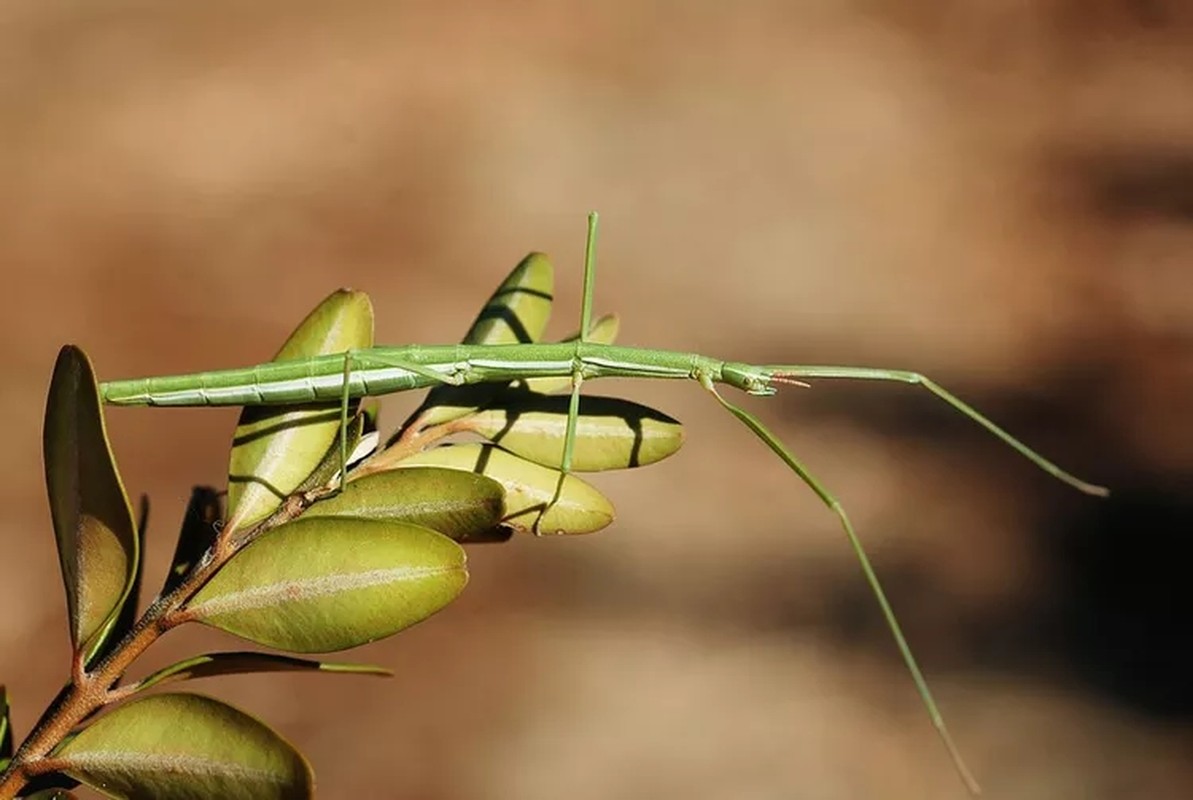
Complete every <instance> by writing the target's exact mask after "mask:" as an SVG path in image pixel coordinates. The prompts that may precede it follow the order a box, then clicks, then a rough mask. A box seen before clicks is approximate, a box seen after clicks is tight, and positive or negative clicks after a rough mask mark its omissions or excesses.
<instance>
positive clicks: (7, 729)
mask: <svg viewBox="0 0 1193 800" xmlns="http://www.w3.org/2000/svg"><path fill="white" fill-rule="evenodd" d="M8 712H9V709H8V689H7V688H6V687H5V686H4V685H3V684H0V759H3V758H12V722H11V721H10V720H9V713H8Z"/></svg>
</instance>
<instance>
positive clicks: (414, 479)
mask: <svg viewBox="0 0 1193 800" xmlns="http://www.w3.org/2000/svg"><path fill="white" fill-rule="evenodd" d="M504 499H505V490H504V489H503V488H502V487H501V484H499V483H497V482H496V481H494V480H491V479H489V478H486V477H485V476H483V475H474V474H472V473H470V472H460V471H459V470H454V469H442V468H437V467H424V468H423V469H401V470H389V471H388V472H378V473H374V474H372V475H368V476H366V477H363V478H360V479H358V480H354V481H351V482H350V483H349V484H348V485H347V486H345V487H344V491H342V492H341V493H340V494H338V495H336V496H335V497H329V498H327V499H325V500H320V501H319V502H317V503H315V505H313V506H311V508H310V509H308V510H307V511H306V513H304V514H303V519H311V518H313V517H359V518H364V519H388V520H397V521H403V522H412V523H414V524H416V525H422V526H423V527H425V528H430V529H431V530H433V531H438V532H439V533H442V534H443V535H444V536H447V537H450V538H452V539H454V540H456V541H457V542H490V541H504V540H506V539H508V538H509V531H508V530H503V529H499V528H498V523H500V522H501V518H502V516H504V508H505V503H504Z"/></svg>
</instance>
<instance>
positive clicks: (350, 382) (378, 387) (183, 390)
mask: <svg viewBox="0 0 1193 800" xmlns="http://www.w3.org/2000/svg"><path fill="white" fill-rule="evenodd" d="M596 229H597V215H596V213H595V212H594V213H592V214H590V215H589V218H588V236H587V240H586V245H585V257H584V288H583V295H582V301H581V313H580V327H579V331H580V333H579V335H578V336H577V337H576V338H575V339H574V340H572V341H565V342H562V343H557V344H537V343H531V344H504V345H494V344H484V345H469V344H462V345H405V346H398V347H373V348H369V349H362V350H355V351H351V350H350V351H347V352H344V353H342V354H336V355H326V356H319V357H314V358H309V359H298V360H287V361H275V362H272V363H267V364H260V365H257V366H252V367H245V368H242V369H231V370H219V371H214V372H203V373H195V374H189V375H175V376H166V377H155V378H141V379H135V380H121V381H111V382H108V383H105V384H103V386H102V388H101V391H102V396H103V400H104V402H106V403H108V404H111V405H148V406H217V405H220V406H222V405H231V406H262V405H290V404H304V403H316V402H328V401H338V402H339V403H340V409H341V416H340V426H341V433H340V435H339V438H340V462H341V463H340V466H341V471H340V473H339V474H340V476H344V475H346V467H347V465H348V442H347V436H348V435H347V429H348V408H349V403H350V401H352V400H355V399H358V398H364V397H371V396H377V395H383V394H388V393H392V392H402V391H407V390H411V389H425V388H434V387H436V386H440V385H448V386H465V385H474V384H486V383H499V384H508V383H510V382H512V381H527V380H532V379H541V378H557V379H558V378H565V379H567V380H568V381H570V385H571V394H570V398H569V403H568V412H567V422H566V433H565V435H564V441H563V453H562V467H561V470H560V476H559V481H558V483H557V484H556V487H555V492H554V496H553V497H552V499H551V501H550V502H549V503H548V504H547V505H546V506H545V507H544V508H542V509H540V512H539V515H538V518H537V521H536V524H535V532H536V533H542V532H543V531H541V530H540V529H539V523H541V521H542V519H543V515H544V513H545V512H546V510H548V509H550V508H551V507H552V506H553V505H554V504H555V503H556V502H557V501H558V500H559V499H560V493H561V490H562V487H563V482H564V479H565V478H566V476H567V475H568V473H569V472H570V471H571V468H572V464H573V458H574V455H575V452H574V451H575V441H576V426H577V420H578V418H579V415H580V389H581V386H582V384H583V383H584V382H586V381H589V380H593V379H595V378H602V377H623V378H669V379H687V380H693V381H695V382H697V383H698V384H699V385H700V386H701V387H702V388H703V389H704V390H705V391H707V392H708V393H709V394H710V395H712V397H713V398H714V399H715V400H716V402H717V403H719V404H720V405H721V406H722V407H723V408H724V409H726V410H727V411H728V412H729V413H730V414H732V415H733V416H734V417H736V418H737V419H738V420H739V421H740V422H742V424H744V425H745V426H746V427H747V428H749V429H750V431H751V432H753V433H754V435H755V436H757V437H758V438H759V439H760V440H761V441H762V442H763V443H764V444H765V445H766V446H767V447H768V448H769V449H770V450H771V451H772V452H773V453H774V454H775V455H777V456H778V457H779V458H780V459H781V460H782V461H783V462H784V463H785V464H786V465H787V467H788V468H789V469H790V470H791V471H792V472H793V473H794V474H795V475H796V476H798V477H799V478H800V480H802V481H803V482H804V483H805V484H806V485H807V486H808V488H810V489H811V490H812V492H813V493H815V495H816V496H817V497H818V498H819V499H820V500H821V501H822V502H823V503H824V504H825V505H826V506H827V507H828V508H829V510H830V511H832V513H833V514H834V515H836V518H837V520H838V522H839V524H840V526H841V528H842V530H843V531H844V533H845V536H846V538H847V539H848V542H849V544H850V546H851V548H852V550H853V552H854V554H855V556H856V558H857V559H858V563H859V565H860V567H861V570H862V573H863V575H864V577H865V580H866V582H867V584H868V585H869V588H870V590H871V592H872V593H873V595H874V597H875V599H876V600H877V602H878V605H879V608H880V610H881V613H882V615H883V617H884V619H885V622H886V625H887V627H888V629H889V630H890V632H891V634H892V636H893V637H894V640H895V644H896V646H897V648H898V650H899V653H900V655H901V657H902V659H903V662H904V664H905V665H906V667H907V670H908V671H909V672H910V674H911V677H912V680H913V681H914V683H915V686H916V689H917V691H918V693H919V695H920V698H921V700H922V702H923V704H924V707H925V709H926V710H927V712H928V715H929V717H930V719H931V722H932V725H933V726H934V728H935V729H936V732H937V734H938V735H939V737H940V739H941V741H942V742H943V744H944V746H945V748H946V750H947V751H948V754H949V757H950V758H951V759H952V762H953V764H954V766H955V768H956V770H957V772H958V774H959V776H960V777H961V779H962V780H963V782H964V783H965V785H966V787H967V788H968V789H969V791H970V792H971V793H973V794H978V793H979V792H980V789H979V787H978V783H977V781H976V780H975V778H974V777H973V775H972V774H971V773H970V771H969V769H968V768H967V766H966V765H965V762H964V760H963V759H962V757H961V754H960V752H959V750H958V748H957V746H956V745H955V744H954V741H953V739H952V737H951V735H950V733H949V730H948V728H947V727H946V725H945V722H944V719H943V717H942V715H941V713H940V711H939V709H938V707H937V704H936V701H935V699H934V698H933V696H932V692H931V691H930V689H929V687H928V684H927V681H926V679H925V678H924V675H923V672H922V671H921V669H920V667H919V664H918V663H917V661H916V658H915V656H914V655H913V654H912V651H911V647H910V645H909V644H908V642H907V640H906V638H905V637H904V635H903V632H902V629H901V627H900V625H899V622H898V620H897V618H896V616H895V613H894V611H893V610H892V608H891V605H890V603H889V602H888V600H887V597H886V593H885V592H884V590H883V588H882V585H881V583H880V582H879V579H878V576H877V574H876V573H875V571H874V569H873V567H872V566H871V563H870V560H869V558H868V557H867V555H866V551H865V549H864V547H863V546H862V543H861V541H860V539H859V538H858V536H857V534H856V532H855V530H854V527H853V524H852V523H851V522H850V520H849V517H848V515H847V514H846V512H845V509H844V507H843V506H842V505H841V503H840V502H839V501H838V500H837V498H836V497H835V496H834V495H833V494H832V493H831V492H830V491H829V490H828V488H827V487H826V486H825V485H824V484H823V483H822V482H821V481H820V480H819V479H818V478H817V477H816V476H815V475H814V474H813V473H812V472H810V471H809V469H808V468H807V467H806V466H805V465H804V463H803V462H802V461H801V460H800V459H798V458H796V456H795V455H794V454H793V453H792V452H791V451H790V450H789V449H788V448H787V446H786V445H784V444H783V443H782V442H781V441H780V440H779V438H778V437H777V436H776V435H775V434H774V433H772V432H771V430H770V429H769V428H767V426H766V425H764V424H763V423H762V421H761V420H760V419H759V418H758V417H756V416H755V415H754V414H752V413H751V412H749V411H747V410H746V409H744V408H742V407H741V406H739V405H737V404H735V403H733V402H731V401H730V400H728V399H726V398H725V397H724V396H723V395H722V394H721V392H720V391H719V389H718V384H722V385H725V386H729V387H732V388H734V389H739V390H741V391H743V392H745V393H746V394H749V395H756V396H769V395H773V394H775V393H776V392H777V390H778V389H779V387H781V386H788V385H803V386H806V385H807V384H806V383H805V382H806V381H808V380H814V379H852V380H863V381H887V382H896V383H905V384H911V385H916V386H920V387H922V388H924V389H926V390H927V391H928V392H930V393H931V394H933V395H935V396H936V397H937V398H938V399H940V400H943V401H944V402H945V403H947V404H948V405H949V406H951V407H952V408H953V409H954V410H956V411H957V412H959V413H961V414H962V415H964V416H966V417H968V418H969V419H971V420H973V421H974V422H976V423H977V424H978V425H980V426H982V427H983V428H985V429H986V430H987V431H988V432H989V433H991V434H993V435H994V436H995V437H997V438H998V439H1000V440H1001V441H1002V442H1003V443H1004V444H1006V445H1008V446H1009V447H1011V448H1013V449H1014V450H1016V451H1017V452H1018V453H1020V454H1021V455H1022V456H1024V457H1025V458H1027V459H1028V460H1029V461H1031V462H1032V463H1033V464H1035V465H1036V466H1037V467H1038V468H1040V469H1041V470H1043V471H1044V472H1046V473H1048V474H1049V475H1052V476H1053V477H1054V478H1057V479H1058V480H1060V481H1062V482H1064V483H1066V484H1068V485H1070V486H1072V487H1074V488H1076V489H1077V490H1079V491H1081V492H1084V493H1086V494H1089V495H1094V496H1099V497H1104V496H1106V495H1107V494H1108V490H1107V489H1106V488H1104V487H1102V486H1097V485H1094V484H1091V483H1087V482H1086V481H1083V480H1081V479H1079V478H1077V477H1076V476H1074V475H1073V474H1071V473H1069V472H1067V471H1065V470H1063V469H1061V468H1060V467H1059V466H1057V465H1056V464H1054V463H1053V462H1052V461H1050V460H1048V459H1046V458H1044V457H1043V456H1041V455H1040V454H1038V453H1037V452H1036V451H1035V450H1033V449H1031V448H1030V447H1028V446H1027V445H1026V444H1024V443H1023V442H1021V441H1020V440H1018V439H1017V438H1015V437H1014V436H1012V435H1011V434H1010V433H1008V432H1007V431H1005V430H1004V429H1003V428H1001V427H999V426H998V425H996V424H995V423H994V422H993V421H991V420H990V419H989V418H987V417H986V416H985V415H983V414H981V413H980V412H978V411H977V410H976V409H975V408H973V407H971V406H970V405H968V404H967V403H965V402H964V401H962V400H961V399H960V398H958V397H957V396H956V395H954V394H952V393H951V392H949V391H947V390H946V389H944V388H943V387H942V386H940V385H938V384H937V383H935V382H933V381H932V380H930V379H928V378H927V377H925V376H924V375H922V374H920V373H917V372H910V371H904V370H892V369H877V368H870V367H851V366H827V365H805V364H795V365H753V364H746V363H741V362H733V361H722V360H719V359H715V358H710V357H707V356H703V355H698V354H695V353H683V352H675V351H669V350H653V349H647V348H642V347H625V346H615V345H612V344H604V343H600V342H596V341H593V340H592V338H591V336H590V331H591V330H592V301H593V287H594V280H595V245H596ZM340 480H341V482H342V481H343V478H342V477H341V479H340Z"/></svg>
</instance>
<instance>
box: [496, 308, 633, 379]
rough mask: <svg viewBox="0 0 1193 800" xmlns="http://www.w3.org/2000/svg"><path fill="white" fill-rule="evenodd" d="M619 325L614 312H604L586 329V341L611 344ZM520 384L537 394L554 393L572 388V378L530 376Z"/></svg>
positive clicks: (570, 338)
mask: <svg viewBox="0 0 1193 800" xmlns="http://www.w3.org/2000/svg"><path fill="white" fill-rule="evenodd" d="M620 327H621V320H620V319H619V318H618V316H617V315H616V314H606V315H604V316H603V317H601V318H600V319H598V320H596V321H595V322H593V323H592V326H591V327H590V328H589V329H588V341H590V342H596V343H598V344H613V342H614V341H616V339H617V331H618V329H619V328H620ZM579 338H580V334H579V333H573V334H572V335H571V336H567V337H565V338H563V339H560V340H559V341H561V342H574V341H576V340H577V339H579ZM519 383H520V385H521V386H524V387H525V388H526V389H529V390H530V391H532V392H538V393H539V394H554V393H555V392H566V391H568V390H569V389H571V388H572V379H571V378H568V377H563V378H530V379H529V380H525V381H520V382H519Z"/></svg>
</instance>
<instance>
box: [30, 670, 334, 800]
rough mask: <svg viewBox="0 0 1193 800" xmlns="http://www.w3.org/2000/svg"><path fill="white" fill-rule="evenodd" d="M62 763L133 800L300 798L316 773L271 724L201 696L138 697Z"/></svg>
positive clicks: (66, 752)
mask: <svg viewBox="0 0 1193 800" xmlns="http://www.w3.org/2000/svg"><path fill="white" fill-rule="evenodd" d="M49 760H50V761H51V762H52V763H53V765H54V768H55V769H58V770H61V771H62V772H65V773H66V774H68V775H70V776H71V777H74V778H77V779H78V780H80V781H82V782H83V783H85V784H87V785H88V786H91V787H92V788H94V789H97V790H99V791H101V792H103V793H105V794H107V795H109V796H110V797H118V798H127V800H197V798H213V800H214V798H222V799H224V800H275V799H276V800H299V799H302V798H309V797H313V796H314V776H313V775H312V774H311V768H310V766H309V765H308V764H307V763H306V760H305V759H304V758H303V757H302V755H301V754H299V752H298V751H297V750H295V749H294V746H293V745H291V744H290V743H289V742H287V741H286V740H285V739H283V738H282V737H281V736H279V735H278V734H277V733H275V732H274V731H273V730H271V729H270V728H269V727H268V726H266V725H265V724H264V723H262V722H260V721H259V720H257V719H254V718H253V717H251V716H249V715H248V714H246V713H244V712H243V711H240V710H239V709H236V708H233V707H232V706H230V705H227V704H226V703H221V702H220V701H218V700H213V699H212V698H210V697H204V696H202V695H197V694H158V695H151V696H148V697H143V698H139V699H136V700H132V701H130V702H128V703H126V704H124V705H121V706H119V707H117V708H116V709H114V710H113V711H111V712H109V713H108V714H106V715H104V716H103V717H100V718H99V719H98V720H96V721H95V722H93V723H91V724H90V725H88V726H87V727H86V728H84V729H83V730H82V731H81V732H80V733H79V734H78V735H77V736H75V737H74V738H73V739H71V740H70V741H68V742H66V743H65V744H64V745H62V746H61V747H59V748H58V749H57V750H55V751H54V752H53V753H52V754H51V756H50V757H49Z"/></svg>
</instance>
